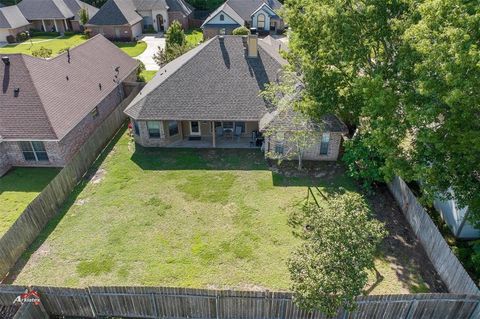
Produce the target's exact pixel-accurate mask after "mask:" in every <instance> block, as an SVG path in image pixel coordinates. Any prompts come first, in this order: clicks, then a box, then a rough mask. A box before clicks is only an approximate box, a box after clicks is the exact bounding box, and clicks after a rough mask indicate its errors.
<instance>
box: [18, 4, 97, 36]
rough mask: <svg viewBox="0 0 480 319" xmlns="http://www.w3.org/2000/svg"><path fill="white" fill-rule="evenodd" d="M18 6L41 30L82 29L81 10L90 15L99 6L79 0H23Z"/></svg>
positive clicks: (62, 30)
mask: <svg viewBox="0 0 480 319" xmlns="http://www.w3.org/2000/svg"><path fill="white" fill-rule="evenodd" d="M18 8H19V9H20V11H21V12H22V14H23V16H24V17H25V18H26V19H27V20H28V21H30V23H31V24H32V26H33V28H34V29H36V30H41V31H47V32H50V31H56V32H60V33H63V32H65V31H81V23H80V17H79V12H80V9H81V8H85V9H87V11H88V14H89V16H90V17H92V16H93V15H95V14H96V13H97V11H98V9H97V8H95V7H93V6H91V5H89V4H87V3H85V2H82V1H79V0H22V1H21V2H20V3H19V4H18Z"/></svg>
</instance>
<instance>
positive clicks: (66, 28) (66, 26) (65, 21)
mask: <svg viewBox="0 0 480 319" xmlns="http://www.w3.org/2000/svg"><path fill="white" fill-rule="evenodd" d="M63 22H64V23H65V31H68V23H67V19H64V20H63Z"/></svg>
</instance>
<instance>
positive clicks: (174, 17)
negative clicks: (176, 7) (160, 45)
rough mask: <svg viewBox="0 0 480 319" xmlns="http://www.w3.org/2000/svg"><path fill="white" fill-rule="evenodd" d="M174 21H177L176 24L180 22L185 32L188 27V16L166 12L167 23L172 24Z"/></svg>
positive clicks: (175, 12) (176, 12) (177, 12)
mask: <svg viewBox="0 0 480 319" xmlns="http://www.w3.org/2000/svg"><path fill="white" fill-rule="evenodd" d="M174 20H177V21H178V22H180V24H181V25H182V28H183V29H184V30H187V29H188V28H189V27H190V25H189V23H188V16H186V15H184V14H183V13H181V12H179V11H169V12H168V21H169V23H170V24H172V22H173V21H174Z"/></svg>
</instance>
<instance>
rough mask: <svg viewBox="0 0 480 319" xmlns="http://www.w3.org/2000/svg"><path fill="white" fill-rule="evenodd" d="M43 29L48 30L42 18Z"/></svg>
mask: <svg viewBox="0 0 480 319" xmlns="http://www.w3.org/2000/svg"><path fill="white" fill-rule="evenodd" d="M42 26H43V31H44V32H47V27H46V26H45V21H44V20H43V19H42Z"/></svg>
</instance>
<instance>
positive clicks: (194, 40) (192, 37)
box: [185, 29, 203, 46]
mask: <svg viewBox="0 0 480 319" xmlns="http://www.w3.org/2000/svg"><path fill="white" fill-rule="evenodd" d="M185 37H186V39H187V43H189V44H191V45H192V46H197V45H198V44H199V43H200V42H202V41H203V32H202V30H201V29H190V30H188V31H185Z"/></svg>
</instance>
